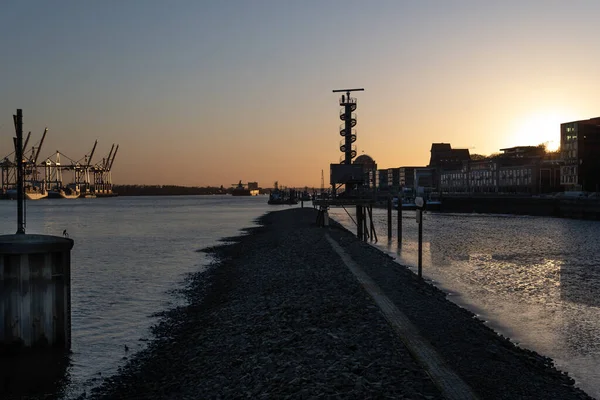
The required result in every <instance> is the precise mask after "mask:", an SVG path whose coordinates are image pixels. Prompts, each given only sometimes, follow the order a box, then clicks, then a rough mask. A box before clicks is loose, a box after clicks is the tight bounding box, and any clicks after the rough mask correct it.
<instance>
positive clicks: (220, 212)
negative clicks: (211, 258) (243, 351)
mask: <svg viewBox="0 0 600 400" xmlns="http://www.w3.org/2000/svg"><path fill="white" fill-rule="evenodd" d="M277 208H278V207H277V206H268V205H267V198H266V197H264V196H258V197H231V196H178V197H122V198H119V197H117V198H105V199H75V200H66V199H44V200H39V201H30V202H27V233H43V234H49V235H59V236H60V235H62V232H63V230H64V229H66V230H67V232H68V233H69V235H70V237H71V238H72V239H74V240H75V246H74V248H73V250H72V252H71V270H72V355H71V357H70V360H69V362H68V364H67V365H66V366H65V372H64V375H65V379H64V381H65V382H64V384H63V385H62V387H59V388H52V389H48V390H56V391H61V390H64V392H65V393H66V395H65V397H67V398H68V397H73V396H77V395H78V394H80V393H82V392H83V391H84V390H87V391H89V389H91V388H92V387H94V386H96V385H97V384H98V383H99V382H100V380H101V378H102V376H107V375H111V374H113V373H115V372H116V370H117V368H118V367H119V366H120V365H122V364H124V363H125V362H126V357H130V356H131V354H132V353H133V352H134V351H136V350H139V349H141V348H143V346H144V345H145V341H144V339H145V338H146V337H148V335H149V327H150V326H151V325H152V324H153V323H154V322H156V318H155V317H152V314H154V313H156V312H160V311H162V310H165V309H168V308H170V307H171V306H173V305H175V303H174V302H176V301H177V298H176V296H173V295H172V294H170V293H169V292H170V291H172V290H174V289H177V288H179V287H180V284H181V283H182V282H183V280H184V278H185V274H187V273H193V272H196V271H199V270H202V269H203V267H204V266H206V265H207V263H208V260H207V258H206V256H205V254H204V253H200V252H197V250H198V249H202V248H204V247H207V246H211V245H214V244H217V243H218V239H219V238H223V237H230V236H236V235H238V234H239V232H240V231H239V230H240V229H241V228H244V227H249V226H253V225H255V219H256V218H258V217H259V216H261V215H263V214H264V213H265V212H266V211H270V210H274V209H277ZM0 218H1V219H0V220H1V221H2V225H1V231H0V234H12V233H15V232H16V227H17V223H16V203H15V202H13V201H1V202H0ZM140 339H141V340H140ZM125 346H127V349H128V351H126V347H125Z"/></svg>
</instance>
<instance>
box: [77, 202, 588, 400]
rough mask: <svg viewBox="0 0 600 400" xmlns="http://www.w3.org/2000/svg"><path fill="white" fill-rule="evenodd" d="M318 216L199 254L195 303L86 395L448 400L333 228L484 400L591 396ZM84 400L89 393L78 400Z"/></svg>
mask: <svg viewBox="0 0 600 400" xmlns="http://www.w3.org/2000/svg"><path fill="white" fill-rule="evenodd" d="M315 218H316V213H315V211H314V210H312V209H306V208H305V209H299V208H295V209H287V210H283V211H278V212H273V213H269V214H267V215H266V216H264V217H262V218H261V219H260V224H261V226H260V227H258V228H253V229H249V230H247V233H248V234H247V235H244V236H240V237H237V238H231V239H229V240H228V242H227V243H225V244H224V245H222V246H217V247H214V248H210V249H205V250H204V251H206V252H209V253H211V254H212V255H213V256H214V263H213V265H212V266H211V268H209V269H208V271H206V272H203V273H198V274H196V275H194V276H192V277H190V279H189V281H188V282H187V287H186V289H185V291H184V293H185V296H186V297H187V300H188V302H189V304H188V305H187V306H184V307H179V308H176V309H173V310H170V311H167V312H165V313H163V316H162V319H161V322H160V324H159V325H157V326H156V327H155V328H154V329H153V333H154V339H153V340H152V341H151V342H150V344H149V346H148V348H147V349H146V350H144V351H142V352H140V353H138V354H136V355H135V356H134V357H133V358H132V359H131V360H130V361H129V363H128V364H127V365H126V366H125V367H123V368H122V369H120V372H119V374H118V375H116V376H114V377H111V378H107V379H105V381H104V382H103V384H102V385H101V386H100V387H99V388H97V389H95V390H94V391H93V392H92V393H87V394H86V396H85V398H97V399H105V398H106V399H134V398H135V399H137V398H139V399H204V398H223V399H226V398H253V399H254V398H294V399H308V398H340V399H348V398H356V399H364V398H382V399H383V398H390V399H405V398H406V399H440V398H442V396H441V394H440V392H439V391H438V389H437V388H436V386H435V385H434V384H433V383H432V381H431V379H430V378H429V376H428V375H427V373H426V372H425V371H424V370H423V368H422V367H421V366H420V365H418V364H417V363H416V361H415V360H413V358H412V357H411V356H410V354H409V352H408V350H407V349H406V348H405V346H404V344H403V343H402V341H401V340H400V339H399V337H398V336H397V335H396V334H395V333H394V332H393V330H392V328H391V327H390V326H389V324H388V323H387V321H386V320H385V319H384V317H383V315H382V313H381V312H380V311H379V309H378V308H377V306H376V305H375V303H374V302H373V300H372V299H371V298H370V297H369V295H368V294H367V293H366V292H365V291H364V289H363V288H362V287H361V286H360V284H359V283H358V282H357V280H356V279H355V278H354V276H353V275H352V274H351V273H350V271H349V270H348V269H347V267H346V266H345V265H344V263H343V262H342V261H341V259H340V258H339V256H337V254H336V253H335V252H334V251H333V250H332V248H331V245H330V244H329V243H328V242H327V240H326V239H325V234H326V233H329V234H330V235H331V237H332V238H333V239H335V240H336V241H337V242H338V243H339V244H340V245H341V246H342V247H343V248H344V250H345V251H346V252H347V253H348V254H349V255H350V256H351V257H352V258H353V259H354V261H355V262H357V263H358V264H359V265H360V266H361V268H363V270H364V271H365V272H367V274H369V275H370V276H371V278H372V279H373V280H375V281H376V283H377V284H378V285H379V286H380V287H381V288H382V289H383V290H384V291H385V293H386V294H387V296H388V297H389V298H390V299H392V301H393V302H394V303H395V304H396V306H397V307H398V308H399V309H400V310H401V311H402V312H404V313H405V314H406V315H407V316H408V317H409V318H410V319H411V321H412V322H413V324H414V325H415V326H416V327H417V328H418V329H419V331H420V332H421V334H422V335H423V336H424V337H425V338H426V339H427V340H428V341H429V342H430V343H431V344H433V346H434V347H435V348H436V349H437V350H438V352H439V353H440V354H441V355H442V356H443V357H444V358H445V359H446V361H447V362H448V364H450V365H451V366H452V368H454V370H455V371H456V372H457V373H458V374H459V375H460V376H461V377H462V378H463V380H465V381H466V382H467V384H469V385H470V386H471V387H472V388H473V390H474V391H475V392H476V393H477V394H478V395H479V397H480V398H482V399H586V398H590V397H588V396H587V395H586V394H585V393H584V392H582V391H581V390H579V389H577V388H575V387H574V386H573V385H572V380H571V379H570V378H569V377H567V376H566V375H564V374H561V373H560V372H558V371H556V370H555V369H554V368H553V366H552V361H551V360H550V359H547V358H545V357H542V356H540V355H537V354H536V353H533V352H529V351H526V350H523V349H520V348H518V347H516V346H515V345H513V344H512V343H511V342H510V341H509V340H507V339H505V338H503V337H501V336H499V335H497V334H496V333H495V332H494V331H492V330H491V329H489V328H488V327H486V326H485V325H484V324H483V323H482V322H481V321H479V320H477V319H476V318H475V317H474V315H473V314H471V313H470V312H468V311H466V310H464V309H462V308H460V307H458V306H456V305H454V304H453V303H451V302H449V301H447V300H446V298H445V295H444V293H442V292H441V291H439V290H438V289H436V288H435V287H433V286H431V285H428V284H426V283H423V282H419V281H418V279H417V278H416V277H415V276H414V274H412V273H411V272H410V271H409V270H408V269H406V268H404V267H402V266H400V265H398V264H396V263H394V262H393V260H392V259H391V258H390V257H389V256H387V255H385V254H383V253H382V252H380V251H378V250H377V249H375V248H373V247H372V246H369V245H367V244H365V243H362V242H360V241H358V240H357V239H356V238H355V237H354V235H353V234H351V233H350V232H348V231H346V230H345V229H343V228H341V227H340V226H339V225H337V224H333V226H332V227H330V228H328V229H324V228H317V227H316V226H315ZM83 397H84V396H82V398H83Z"/></svg>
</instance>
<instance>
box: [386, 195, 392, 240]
mask: <svg viewBox="0 0 600 400" xmlns="http://www.w3.org/2000/svg"><path fill="white" fill-rule="evenodd" d="M387 211H388V213H387V224H388V241H390V242H391V241H392V198H391V197H390V196H388V199H387Z"/></svg>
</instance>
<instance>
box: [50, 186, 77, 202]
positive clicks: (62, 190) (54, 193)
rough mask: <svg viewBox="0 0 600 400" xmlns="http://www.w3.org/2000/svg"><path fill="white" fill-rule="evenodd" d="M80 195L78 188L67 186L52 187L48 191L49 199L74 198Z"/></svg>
mask: <svg viewBox="0 0 600 400" xmlns="http://www.w3.org/2000/svg"><path fill="white" fill-rule="evenodd" d="M79 196H81V192H80V191H79V189H78V188H76V187H72V186H67V187H57V188H53V189H51V190H50V191H49V192H48V198H51V199H76V198H78V197H79Z"/></svg>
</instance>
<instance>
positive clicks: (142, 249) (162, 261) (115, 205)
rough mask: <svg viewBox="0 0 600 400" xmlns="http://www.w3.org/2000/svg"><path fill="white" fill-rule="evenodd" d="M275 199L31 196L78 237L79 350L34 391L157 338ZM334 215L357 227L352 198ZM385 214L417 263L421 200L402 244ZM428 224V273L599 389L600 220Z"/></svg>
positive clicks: (111, 364) (111, 368)
mask: <svg viewBox="0 0 600 400" xmlns="http://www.w3.org/2000/svg"><path fill="white" fill-rule="evenodd" d="M266 203H267V199H266V197H264V196H258V197H231V196H178V197H121V198H107V199H76V200H62V199H56V200H54V199H45V200H40V201H31V202H28V203H27V233H43V234H50V235H59V236H60V235H61V234H62V232H63V230H64V229H66V230H67V232H68V233H69V235H70V237H71V238H72V239H74V240H75V246H74V248H73V250H72V253H71V255H72V259H71V267H72V340H73V343H72V353H71V354H70V355H69V357H68V360H66V361H65V362H64V363H62V364H61V365H60V366H59V367H56V364H55V363H54V362H55V360H53V361H52V362H53V364H49V366H50V367H48V368H44V371H46V372H47V371H48V370H52V371H53V372H54V376H52V377H51V378H52V379H51V380H52V382H50V381H49V382H47V383H48V385H47V387H42V388H41V389H40V388H36V389H35V392H36V393H39V392H40V390H43V391H44V393H51V394H55V395H57V397H63V398H65V399H70V398H73V397H76V396H78V395H79V394H81V393H83V392H84V391H86V392H89V391H90V389H92V388H93V387H95V386H97V385H98V384H99V383H100V382H101V380H102V377H106V376H109V375H111V374H114V373H116V372H117V370H118V368H119V367H120V366H122V365H124V364H125V362H126V361H127V358H128V357H131V355H132V354H133V353H134V352H135V351H138V350H140V349H142V348H144V346H145V345H146V341H145V339H147V338H149V336H150V334H149V328H150V327H151V325H152V324H154V323H156V322H157V318H156V317H154V316H153V315H154V314H155V313H156V312H160V311H162V310H166V309H168V308H171V307H173V306H175V305H177V304H178V302H179V301H181V300H180V299H178V297H177V296H176V295H174V294H173V291H174V290H176V289H178V288H180V287H181V283H182V282H183V281H184V279H185V276H186V274H189V273H193V272H196V271H200V270H202V269H204V268H205V266H206V265H207V264H208V262H209V260H208V258H207V257H206V255H205V254H204V253H201V252H197V250H199V249H202V248H204V247H207V246H211V245H215V244H218V241H219V239H220V238H223V237H229V236H236V235H238V234H239V233H240V229H241V228H244V227H250V226H254V225H255V220H256V218H258V217H260V216H261V215H263V214H264V213H265V212H267V211H271V210H276V209H281V208H287V207H289V206H268V205H267V204H266ZM331 216H332V217H334V218H335V219H336V220H338V221H340V222H341V223H343V224H344V225H346V226H347V227H348V228H349V229H351V230H354V229H353V228H352V226H351V224H352V221H351V220H350V219H349V217H348V216H347V214H346V213H345V211H343V210H342V209H333V210H331ZM374 218H375V225H376V227H377V233H378V236H379V239H380V241H379V243H377V244H376V246H378V247H379V248H380V249H382V250H383V251H386V252H388V253H390V254H391V255H393V256H394V257H396V258H397V260H398V262H400V263H402V264H405V265H408V266H411V267H412V268H414V266H415V265H416V263H417V224H416V222H415V212H405V213H404V218H403V227H404V229H403V240H402V245H401V246H400V247H399V248H398V245H397V240H396V238H395V232H396V227H395V225H394V227H393V232H394V238H393V240H392V241H390V242H388V240H387V238H386V234H387V226H386V223H387V222H386V221H387V213H386V210H380V209H379V210H374ZM0 221H1V225H0V234H11V233H14V232H15V231H16V225H17V224H16V203H15V202H13V201H1V202H0ZM395 221H396V218H395V215H394V223H395ZM423 232H424V246H423V248H424V263H423V265H424V267H423V270H424V275H425V276H426V278H428V279H430V280H433V281H434V282H435V284H436V285H438V286H440V287H441V288H442V289H443V290H445V291H447V292H449V293H450V296H449V297H450V298H451V299H452V300H453V301H455V302H457V303H458V304H460V305H462V306H464V307H467V308H469V309H471V310H473V311H474V312H475V313H477V314H478V315H479V316H480V318H482V319H484V320H486V321H487V323H488V324H490V325H491V326H492V327H493V328H494V329H496V330H497V331H499V332H501V333H503V334H505V335H506V336H509V337H511V338H512V339H513V340H514V341H516V342H518V343H519V344H520V345H522V346H524V347H527V348H530V349H533V350H536V351H538V352H539V353H541V354H544V355H547V356H549V357H552V358H553V359H554V360H555V361H556V364H557V365H558V366H559V368H561V369H563V370H566V371H568V372H569V373H570V375H571V376H573V377H574V378H575V379H576V381H577V384H578V385H579V386H580V387H581V388H583V389H584V390H586V391H587V392H588V393H589V394H591V395H592V396H595V397H597V398H599V399H600V368H599V367H598V366H599V365H600V222H593V221H578V220H567V219H557V218H540V217H522V216H495V215H478V214H436V213H427V214H425V216H424V230H423ZM125 346H127V349H128V350H126V347H125ZM27 367H28V368H29V366H27ZM5 372H7V371H3V374H2V375H3V376H2V377H3V378H5V379H6V374H5ZM30 374H31V371H30V369H27V376H30ZM40 382H41V380H40ZM0 383H1V382H0ZM38 383H39V382H38ZM40 384H41V383H40ZM29 386H31V380H30V381H29ZM32 390H33V389H32ZM0 397H2V396H0Z"/></svg>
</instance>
